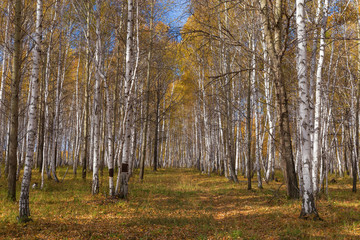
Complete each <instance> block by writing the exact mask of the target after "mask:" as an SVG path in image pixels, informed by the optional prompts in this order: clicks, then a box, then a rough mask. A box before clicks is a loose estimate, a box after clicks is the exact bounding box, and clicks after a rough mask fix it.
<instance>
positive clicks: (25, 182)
mask: <svg viewBox="0 0 360 240" xmlns="http://www.w3.org/2000/svg"><path fill="white" fill-rule="evenodd" d="M41 22H42V0H37V4H36V32H35V36H34V40H35V47H34V50H33V66H32V72H31V100H30V105H29V121H28V127H27V128H28V129H27V130H28V132H27V150H26V160H25V169H24V175H23V179H22V183H21V193H20V201H19V219H20V221H26V220H27V219H28V218H29V217H30V208H29V188H30V181H31V168H32V162H33V157H34V147H35V137H36V132H37V129H36V128H37V102H38V88H39V68H40V57H41V35H42V26H41Z"/></svg>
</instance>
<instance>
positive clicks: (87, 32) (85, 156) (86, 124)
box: [81, 1, 91, 180]
mask: <svg viewBox="0 0 360 240" xmlns="http://www.w3.org/2000/svg"><path fill="white" fill-rule="evenodd" d="M90 8H91V3H90V1H88V2H87V9H86V10H87V11H86V30H85V38H86V62H85V96H84V107H85V113H84V114H85V116H84V128H83V131H84V132H83V134H84V135H83V144H84V145H83V151H82V156H81V158H82V178H83V179H84V180H85V179H86V170H87V161H88V156H89V151H88V142H89V85H90V83H89V81H90V76H89V75H90V11H91V9H90Z"/></svg>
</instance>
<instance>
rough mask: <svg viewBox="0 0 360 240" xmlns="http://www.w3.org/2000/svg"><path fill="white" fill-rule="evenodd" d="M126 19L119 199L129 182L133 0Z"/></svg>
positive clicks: (129, 2) (122, 196) (124, 192)
mask: <svg viewBox="0 0 360 240" xmlns="http://www.w3.org/2000/svg"><path fill="white" fill-rule="evenodd" d="M127 3H128V10H127V13H128V18H127V34H126V59H125V61H126V62H125V84H124V89H125V93H124V99H125V117H124V130H125V131H124V146H123V152H122V166H121V175H120V177H121V186H120V192H119V197H120V198H127V195H128V181H129V176H130V174H129V163H130V160H131V139H132V128H133V127H134V120H133V117H134V116H133V110H134V105H133V104H134V102H133V99H132V87H133V74H134V72H133V70H134V68H133V22H134V19H133V8H134V2H133V0H128V1H127Z"/></svg>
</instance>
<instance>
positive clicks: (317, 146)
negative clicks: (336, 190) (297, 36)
mask: <svg viewBox="0 0 360 240" xmlns="http://www.w3.org/2000/svg"><path fill="white" fill-rule="evenodd" d="M328 3H329V1H328V0H325V4H324V8H323V18H322V22H321V32H320V49H319V62H318V66H317V71H316V88H315V118H314V146H313V162H312V169H311V170H312V173H311V174H312V186H313V192H314V194H317V192H318V168H319V161H320V159H321V157H320V152H321V139H320V132H321V129H320V126H321V98H322V96H321V94H322V93H321V84H322V68H323V63H324V56H325V32H326V23H327V10H328ZM319 7H320V6H319Z"/></svg>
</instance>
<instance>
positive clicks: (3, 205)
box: [0, 168, 360, 239]
mask: <svg viewBox="0 0 360 240" xmlns="http://www.w3.org/2000/svg"><path fill="white" fill-rule="evenodd" d="M65 170H66V169H65V168H60V169H58V174H59V176H63V174H64V172H65ZM136 174H137V172H135V173H134V176H133V178H132V179H131V182H130V196H129V199H128V200H126V201H124V200H118V199H112V198H108V197H107V195H106V193H107V191H108V189H107V185H106V184H107V176H102V177H101V180H100V181H101V183H102V184H101V186H100V194H99V195H97V196H92V195H91V193H90V187H91V179H90V176H89V177H88V179H87V180H86V181H83V180H82V179H81V178H80V176H78V177H77V178H74V177H73V176H72V175H71V174H68V175H67V176H66V178H65V179H64V182H62V183H55V182H53V181H51V180H47V181H46V184H45V188H44V189H43V190H40V189H31V193H30V207H31V213H32V218H33V220H34V221H33V222H30V223H28V224H27V225H26V227H24V225H21V224H18V223H17V222H16V216H17V215H18V203H17V202H15V203H13V202H9V201H8V200H7V199H6V187H3V186H6V180H5V179H4V178H1V179H0V186H2V187H1V191H0V236H7V237H8V238H9V239H12V238H21V239H49V238H50V239H62V238H72V239H113V238H115V239H116V238H120V239H134V238H136V239H141V238H142V239H308V238H325V239H327V238H331V239H357V238H358V237H359V236H360V235H359V234H360V216H359V214H358V213H359V210H360V202H359V200H360V197H359V196H358V195H357V194H353V193H351V185H350V184H351V181H350V180H349V178H348V177H345V178H342V179H339V180H338V182H337V183H336V184H331V185H330V196H329V199H330V200H329V201H328V200H326V198H324V197H321V198H320V199H319V200H318V202H317V205H318V210H319V213H320V215H321V217H322V218H323V219H324V221H320V222H311V221H305V220H301V219H299V218H298V216H299V213H300V201H294V200H288V199H287V198H286V193H285V187H282V188H280V190H279V192H277V194H274V192H275V191H277V189H278V188H279V186H280V184H281V183H278V182H273V183H270V184H264V189H263V190H259V189H256V188H255V189H254V190H252V191H248V190H246V183H244V182H242V181H245V180H246V179H244V178H242V177H239V179H240V181H241V183H240V184H238V185H236V184H233V183H231V182H229V181H228V180H227V179H225V178H224V177H220V176H216V175H212V176H210V177H209V176H207V175H201V174H200V173H199V172H197V171H195V170H189V169H167V170H164V169H160V170H159V171H158V172H156V173H154V172H152V171H150V170H148V169H147V170H146V174H145V179H144V181H143V182H140V181H139V180H138V179H137V175H136ZM39 181H40V179H39V174H38V172H34V174H33V180H32V182H39ZM19 185H20V184H19V183H18V186H17V187H18V189H19V188H20V186H19ZM17 197H18V196H17ZM0 238H2V237H0Z"/></svg>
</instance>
